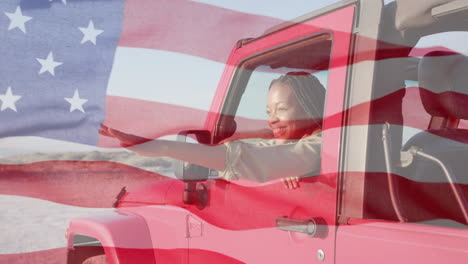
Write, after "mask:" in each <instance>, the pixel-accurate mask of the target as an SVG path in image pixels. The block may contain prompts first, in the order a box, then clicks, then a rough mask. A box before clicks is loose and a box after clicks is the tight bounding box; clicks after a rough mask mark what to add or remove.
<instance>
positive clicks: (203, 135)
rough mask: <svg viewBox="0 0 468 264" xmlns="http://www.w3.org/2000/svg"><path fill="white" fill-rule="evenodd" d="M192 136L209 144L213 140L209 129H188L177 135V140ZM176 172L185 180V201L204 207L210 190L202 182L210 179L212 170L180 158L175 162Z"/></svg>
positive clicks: (181, 140) (185, 140) (184, 140)
mask: <svg viewBox="0 0 468 264" xmlns="http://www.w3.org/2000/svg"><path fill="white" fill-rule="evenodd" d="M190 136H193V137H194V138H195V139H196V140H197V141H198V142H199V143H202V144H208V143H210V140H211V133H210V132H209V131H207V130H186V131H182V132H180V133H179V134H178V135H177V141H179V142H187V138H188V137H190ZM174 172H175V176H176V177H177V178H178V179H180V180H182V181H183V182H184V193H183V195H182V200H183V202H184V203H185V204H190V205H196V206H197V207H198V208H199V209H203V208H204V207H205V206H206V204H207V203H208V190H207V188H206V186H205V184H203V183H202V182H203V181H206V180H207V179H208V176H209V172H210V170H209V169H208V168H205V167H202V166H198V165H195V164H190V163H188V162H184V161H179V160H178V161H176V162H175V163H174Z"/></svg>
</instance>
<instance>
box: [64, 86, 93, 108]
mask: <svg viewBox="0 0 468 264" xmlns="http://www.w3.org/2000/svg"><path fill="white" fill-rule="evenodd" d="M65 100H66V101H67V102H69V103H70V112H73V111H75V110H79V111H81V112H83V113H84V112H85V111H84V109H83V105H84V104H85V103H86V102H87V101H88V99H84V98H80V94H79V93H78V90H75V93H74V94H73V97H72V98H67V97H65Z"/></svg>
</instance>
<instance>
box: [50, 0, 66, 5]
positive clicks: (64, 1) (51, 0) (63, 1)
mask: <svg viewBox="0 0 468 264" xmlns="http://www.w3.org/2000/svg"><path fill="white" fill-rule="evenodd" d="M53 1H54V0H49V2H53ZM62 3H63V4H64V5H66V4H67V0H62Z"/></svg>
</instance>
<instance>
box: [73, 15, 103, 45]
mask: <svg viewBox="0 0 468 264" xmlns="http://www.w3.org/2000/svg"><path fill="white" fill-rule="evenodd" d="M78 29H79V30H80V31H81V32H82V33H83V39H82V40H81V44H83V43H85V42H87V41H91V42H92V43H93V44H94V45H96V37H97V36H99V35H100V34H101V33H102V32H104V30H101V29H96V28H94V23H93V21H92V20H89V24H88V27H87V28H82V27H79V28H78Z"/></svg>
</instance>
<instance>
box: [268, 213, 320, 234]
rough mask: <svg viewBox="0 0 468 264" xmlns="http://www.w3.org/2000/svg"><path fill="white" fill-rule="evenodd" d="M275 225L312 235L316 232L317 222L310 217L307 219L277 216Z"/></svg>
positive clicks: (286, 229) (282, 228)
mask: <svg viewBox="0 0 468 264" xmlns="http://www.w3.org/2000/svg"><path fill="white" fill-rule="evenodd" d="M275 225H276V228H278V229H281V230H285V231H290V232H298V233H304V234H307V235H309V236H310V237H314V236H315V233H316V232H317V223H316V222H315V220H314V219H312V218H310V219H307V220H299V219H292V218H287V217H278V218H276V221H275Z"/></svg>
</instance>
